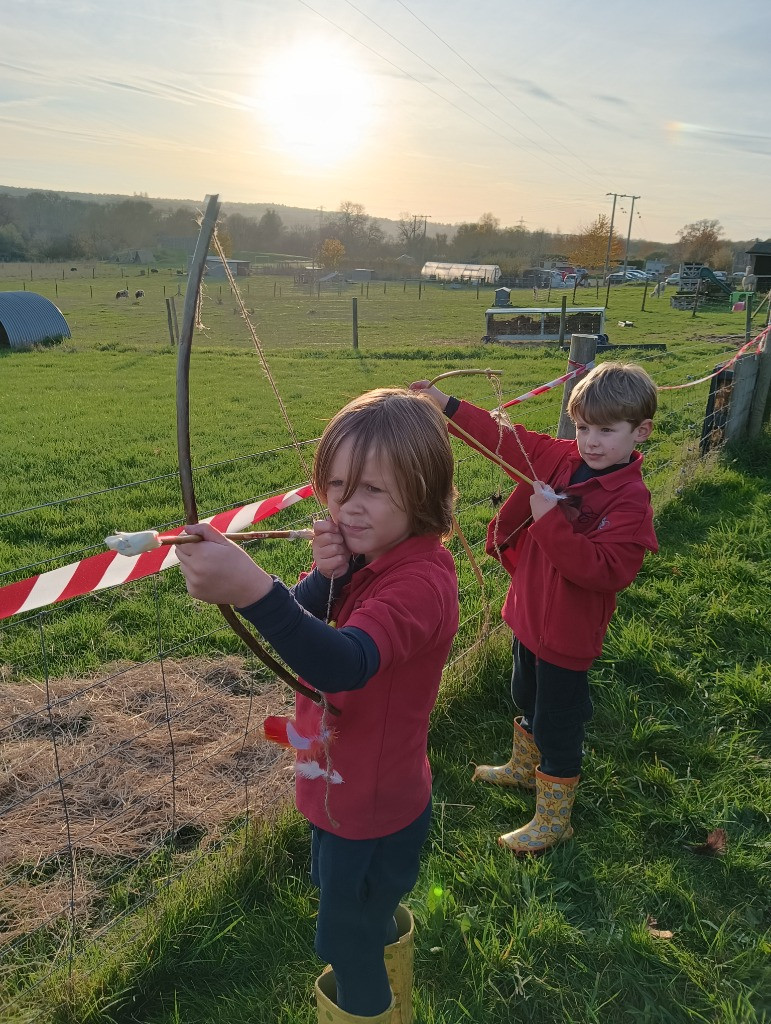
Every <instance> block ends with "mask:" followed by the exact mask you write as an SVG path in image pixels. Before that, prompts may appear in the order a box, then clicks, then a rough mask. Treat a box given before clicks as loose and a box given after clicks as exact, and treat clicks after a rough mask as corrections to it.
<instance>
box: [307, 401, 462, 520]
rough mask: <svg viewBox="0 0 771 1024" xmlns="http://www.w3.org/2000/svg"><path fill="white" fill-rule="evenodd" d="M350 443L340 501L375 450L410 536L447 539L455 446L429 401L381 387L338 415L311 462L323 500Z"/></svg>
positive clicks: (355, 483)
mask: <svg viewBox="0 0 771 1024" xmlns="http://www.w3.org/2000/svg"><path fill="white" fill-rule="evenodd" d="M348 439H350V440H351V441H352V449H351V472H350V475H349V477H348V480H347V487H346V491H345V494H344V495H343V496H342V498H341V499H340V500H341V501H342V502H345V501H348V499H349V498H350V497H351V495H352V494H353V493H354V491H355V490H356V488H357V486H358V484H359V480H360V479H361V475H362V473H363V471H364V462H365V459H366V457H367V454H368V453H369V452H370V451H374V452H375V453H376V454H377V456H378V457H380V458H384V459H388V460H389V462H390V465H391V469H392V471H393V474H394V476H395V477H396V480H397V482H398V487H399V495H398V498H399V502H400V503H401V504H400V507H401V508H402V509H403V510H404V511H405V512H406V513H407V515H408V516H409V522H410V531H411V534H412V535H413V536H419V535H422V534H434V535H436V536H439V537H447V536H449V534H450V532H451V531H452V509H453V504H454V501H455V487H454V485H453V468H454V467H453V456H452V448H451V447H450V439H449V437H448V435H447V427H446V425H445V420H444V417H443V416H442V414H441V413H440V412H439V410H438V409H437V408H436V407H435V406H434V405H433V403H432V402H431V401H430V399H428V398H427V397H426V396H425V395H421V394H420V392H417V391H408V390H407V389H406V388H379V389H377V390H375V391H367V392H366V393H365V394H363V395H360V396H359V397H358V398H355V399H354V400H353V401H352V402H349V403H348V405H346V406H345V407H344V408H342V409H341V410H340V411H339V412H338V413H336V415H335V416H333V417H332V419H331V420H330V421H329V423H328V424H327V427H326V429H325V430H324V433H323V434H322V436H321V440H320V441H319V444H318V447H317V449H316V454H315V455H314V458H313V474H312V479H311V483H312V484H313V489H314V491H315V492H316V494H317V495H318V496H319V497H320V498H321V500H322V501H324V502H326V500H327V484H328V482H329V475H330V471H331V466H332V461H333V460H334V457H335V455H336V453H337V451H338V449H339V447H340V445H341V444H342V443H343V442H344V441H347V440H348Z"/></svg>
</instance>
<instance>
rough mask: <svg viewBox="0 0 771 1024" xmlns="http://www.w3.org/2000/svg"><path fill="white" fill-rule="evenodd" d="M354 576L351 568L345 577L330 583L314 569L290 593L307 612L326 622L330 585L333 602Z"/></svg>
mask: <svg viewBox="0 0 771 1024" xmlns="http://www.w3.org/2000/svg"><path fill="white" fill-rule="evenodd" d="M352 575H353V570H352V568H351V567H350V566H349V568H348V571H347V572H346V574H345V575H344V576H341V577H340V578H339V579H334V580H331V581H330V580H328V579H327V578H326V576H322V575H321V573H320V572H319V570H318V569H313V570H311V572H309V573H308V575H307V576H306V577H305V578H304V579H302V580H300V582H299V583H295V585H294V586H293V587H292V589H291V591H290V593H292V594H293V595H294V598H295V600H296V601H297V603H298V604H299V605H302V607H303V608H304V609H305V610H306V612H310V613H311V615H315V616H316V618H317V619H324V620H325V621H326V618H327V609H328V608H329V605H330V598H329V588H330V583H331V586H332V600H333V601H334V599H335V598H336V597H337V595H338V594H339V593H340V591H341V590H342V589H343V587H344V586H345V584H346V583H347V582H348V581H349V580H350V578H351V576H352Z"/></svg>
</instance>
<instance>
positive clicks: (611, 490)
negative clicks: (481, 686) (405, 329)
mask: <svg viewBox="0 0 771 1024" xmlns="http://www.w3.org/2000/svg"><path fill="white" fill-rule="evenodd" d="M412 387H413V388H414V389H415V390H420V391H424V392H425V393H426V394H428V395H429V396H430V397H431V399H432V400H433V401H434V402H435V404H436V405H437V406H438V408H440V409H441V410H442V411H443V412H444V413H445V415H446V416H447V417H448V419H449V421H450V422H449V428H450V432H451V433H452V432H453V425H457V426H458V427H459V428H461V429H462V430H463V431H464V433H465V434H468V435H471V436H472V437H473V438H474V439H475V440H476V441H478V442H479V444H480V449H481V448H484V449H487V451H488V453H489V452H495V453H497V455H498V456H500V458H501V459H503V460H504V461H506V462H508V463H509V464H510V465H511V466H513V467H514V468H515V469H518V470H520V471H521V472H523V473H526V474H527V475H528V476H531V477H533V479H534V480H535V483H534V486H533V487H531V486H530V485H528V484H526V483H524V482H520V483H519V484H518V485H517V486H516V487H515V489H514V491H513V492H512V494H511V495H510V497H509V498H508V499H507V501H506V502H505V503H504V504H503V506H502V507H501V509H500V510H499V512H498V514H497V515H496V516H495V518H494V519H493V520H492V522H491V523H490V525H489V527H488V534H487V552H488V554H490V555H492V556H493V557H494V558H497V559H498V560H499V561H500V562H501V564H502V565H503V567H504V568H505V569H506V571H507V572H508V573H509V575H510V576H511V584H510V586H509V590H508V593H507V595H506V599H505V601H504V604H503V608H502V611H501V615H502V617H503V619H504V620H505V621H506V622H507V623H508V624H509V626H511V629H512V632H513V634H514V637H513V671H512V678H511V694H512V698H513V700H514V703H515V704H516V705H517V706H518V707H519V708H520V709H521V711H522V712H523V714H522V717H521V718H519V719H515V720H514V744H513V750H512V755H511V758H510V760H509V761H508V762H507V764H505V765H499V766H491V765H478V766H477V768H476V769H475V772H474V778H475V779H476V780H478V781H482V782H488V783H492V784H493V785H498V786H519V787H522V788H524V789H531V790H535V791H536V811H535V815H534V817H533V819H532V820H531V821H529V822H528V823H527V824H526V825H524V826H523V827H522V828H518V829H515V830H514V831H513V832H509V833H507V834H506V835H503V836H501V837H500V839H499V840H498V842H499V843H500V844H501V845H502V846H504V847H507V848H508V849H510V850H511V851H512V852H513V853H515V854H517V855H524V854H540V853H543V852H544V851H545V850H548V849H550V848H551V847H552V846H554V845H556V844H557V843H559V842H562V841H564V840H566V839H569V838H570V837H571V836H572V835H573V829H572V827H571V824H570V818H571V812H572V808H573V802H574V800H575V793H576V787H577V785H578V781H579V777H580V770H581V762H582V759H583V750H582V744H583V740H584V733H585V726H586V723H587V722H588V721H589V720H590V719H591V717H592V702H591V698H590V695H589V682H588V670H589V668H590V667H591V665H592V662H593V661H594V659H595V658H596V657H597V656H598V655H599V654H600V652H601V651H602V642H603V639H604V637H605V632H606V630H607V627H608V623H609V621H610V618H611V616H612V614H613V612H614V610H615V607H616V594H617V593H618V592H619V591H620V590H623V589H624V588H625V587H628V586H629V584H630V583H631V582H632V581H633V580H634V578H635V577H636V575H637V573H638V572H639V570H640V567H641V565H642V562H643V557H644V555H645V552H646V551H656V550H657V549H658V545H657V542H656V536H655V533H654V531H653V513H652V509H651V501H650V493H649V492H648V489H647V487H646V486H645V484H644V483H643V480H642V475H641V466H642V461H643V456H642V454H641V453H640V452H639V451H637V445H638V444H639V443H640V442H642V441H645V440H647V438H648V437H649V436H650V434H651V431H652V429H653V416H654V413H655V411H656V402H657V392H656V385H655V384H654V382H653V381H652V380H651V378H650V377H649V376H648V374H647V373H646V372H645V370H644V369H643V368H642V367H641V366H637V365H635V364H632V363H628V364H622V363H614V362H606V363H603V364H601V365H600V366H597V367H595V368H594V369H593V370H591V371H590V372H589V373H588V374H587V375H586V376H585V377H583V378H582V379H581V380H580V381H579V383H578V384H577V386H576V387H575V388H574V390H573V392H572V394H571V395H570V399H569V402H568V413H569V414H570V416H571V418H572V419H573V421H574V422H575V425H576V440H574V441H572V440H562V439H557V438H553V437H551V436H549V435H548V434H539V433H535V432H533V431H530V430H526V429H525V427H523V426H521V425H519V424H517V425H514V426H509V425H508V424H506V425H505V426H501V425H500V424H499V423H498V422H497V420H495V419H494V418H493V417H492V416H491V415H490V414H489V413H488V412H486V411H485V410H483V409H479V408H477V407H476V406H473V405H471V404H469V403H468V402H461V401H458V400H457V399H455V398H451V397H450V396H448V395H445V394H444V393H443V392H441V391H439V389H438V388H436V387H431V386H429V383H428V381H418V382H416V383H415V384H413V385H412ZM463 440H466V441H467V443H469V444H471V446H472V447H473V442H472V441H469V440H468V438H467V437H465V436H464V437H463ZM544 484H548V485H549V487H548V488H547V489H544V486H543V485H544Z"/></svg>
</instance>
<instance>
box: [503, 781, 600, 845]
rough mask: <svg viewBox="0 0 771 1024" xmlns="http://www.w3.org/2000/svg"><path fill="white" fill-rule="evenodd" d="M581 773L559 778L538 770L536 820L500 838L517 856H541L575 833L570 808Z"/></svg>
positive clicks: (571, 807) (534, 818) (571, 808)
mask: <svg viewBox="0 0 771 1024" xmlns="http://www.w3.org/2000/svg"><path fill="white" fill-rule="evenodd" d="M579 778H580V776H578V775H576V776H574V778H572V779H558V778H557V777H556V776H554V775H544V773H543V772H541V771H539V770H538V769H536V772H535V786H536V796H535V816H534V817H533V820H532V821H529V822H528V823H527V825H523V827H522V828H518V829H516V831H514V832H507V833H506V835H505V836H501V837H500V839H499V840H498V844H499V845H500V846H505V847H506V849H508V850H511V852H512V853H515V854H516V855H517V856H525V855H527V854H530V855H532V856H537V855H538V854H541V853H544V852H545V851H546V850H550V849H551V848H552V846H556V845H557V844H558V843H564V842H565V840H566V839H570V837H571V836H572V835H573V829H572V828H571V825H570V812H571V811H572V810H573V801H574V800H575V798H576V788H577V786H578V780H579Z"/></svg>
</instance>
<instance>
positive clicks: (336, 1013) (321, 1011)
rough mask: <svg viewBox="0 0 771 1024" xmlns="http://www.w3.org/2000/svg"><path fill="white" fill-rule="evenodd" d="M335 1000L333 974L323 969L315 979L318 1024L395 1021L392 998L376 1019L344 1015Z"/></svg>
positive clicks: (372, 1023)
mask: <svg viewBox="0 0 771 1024" xmlns="http://www.w3.org/2000/svg"><path fill="white" fill-rule="evenodd" d="M336 999H337V982H336V981H335V972H334V971H333V970H332V968H331V967H325V968H324V971H323V973H322V974H321V975H320V976H319V977H318V978H316V1009H317V1012H318V1021H319V1024H392V1022H393V1021H394V1020H395V1018H394V1016H393V1012H394V1001H393V998H392V999H391V1005H390V1006H389V1007H388V1009H387V1010H383V1012H382V1013H379V1014H378V1015H377V1016H376V1017H359V1016H358V1015H357V1014H355V1013H346V1012H345V1010H341V1009H340V1007H339V1006H338V1005H337V1003H336V1002H335V1000H336Z"/></svg>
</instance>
